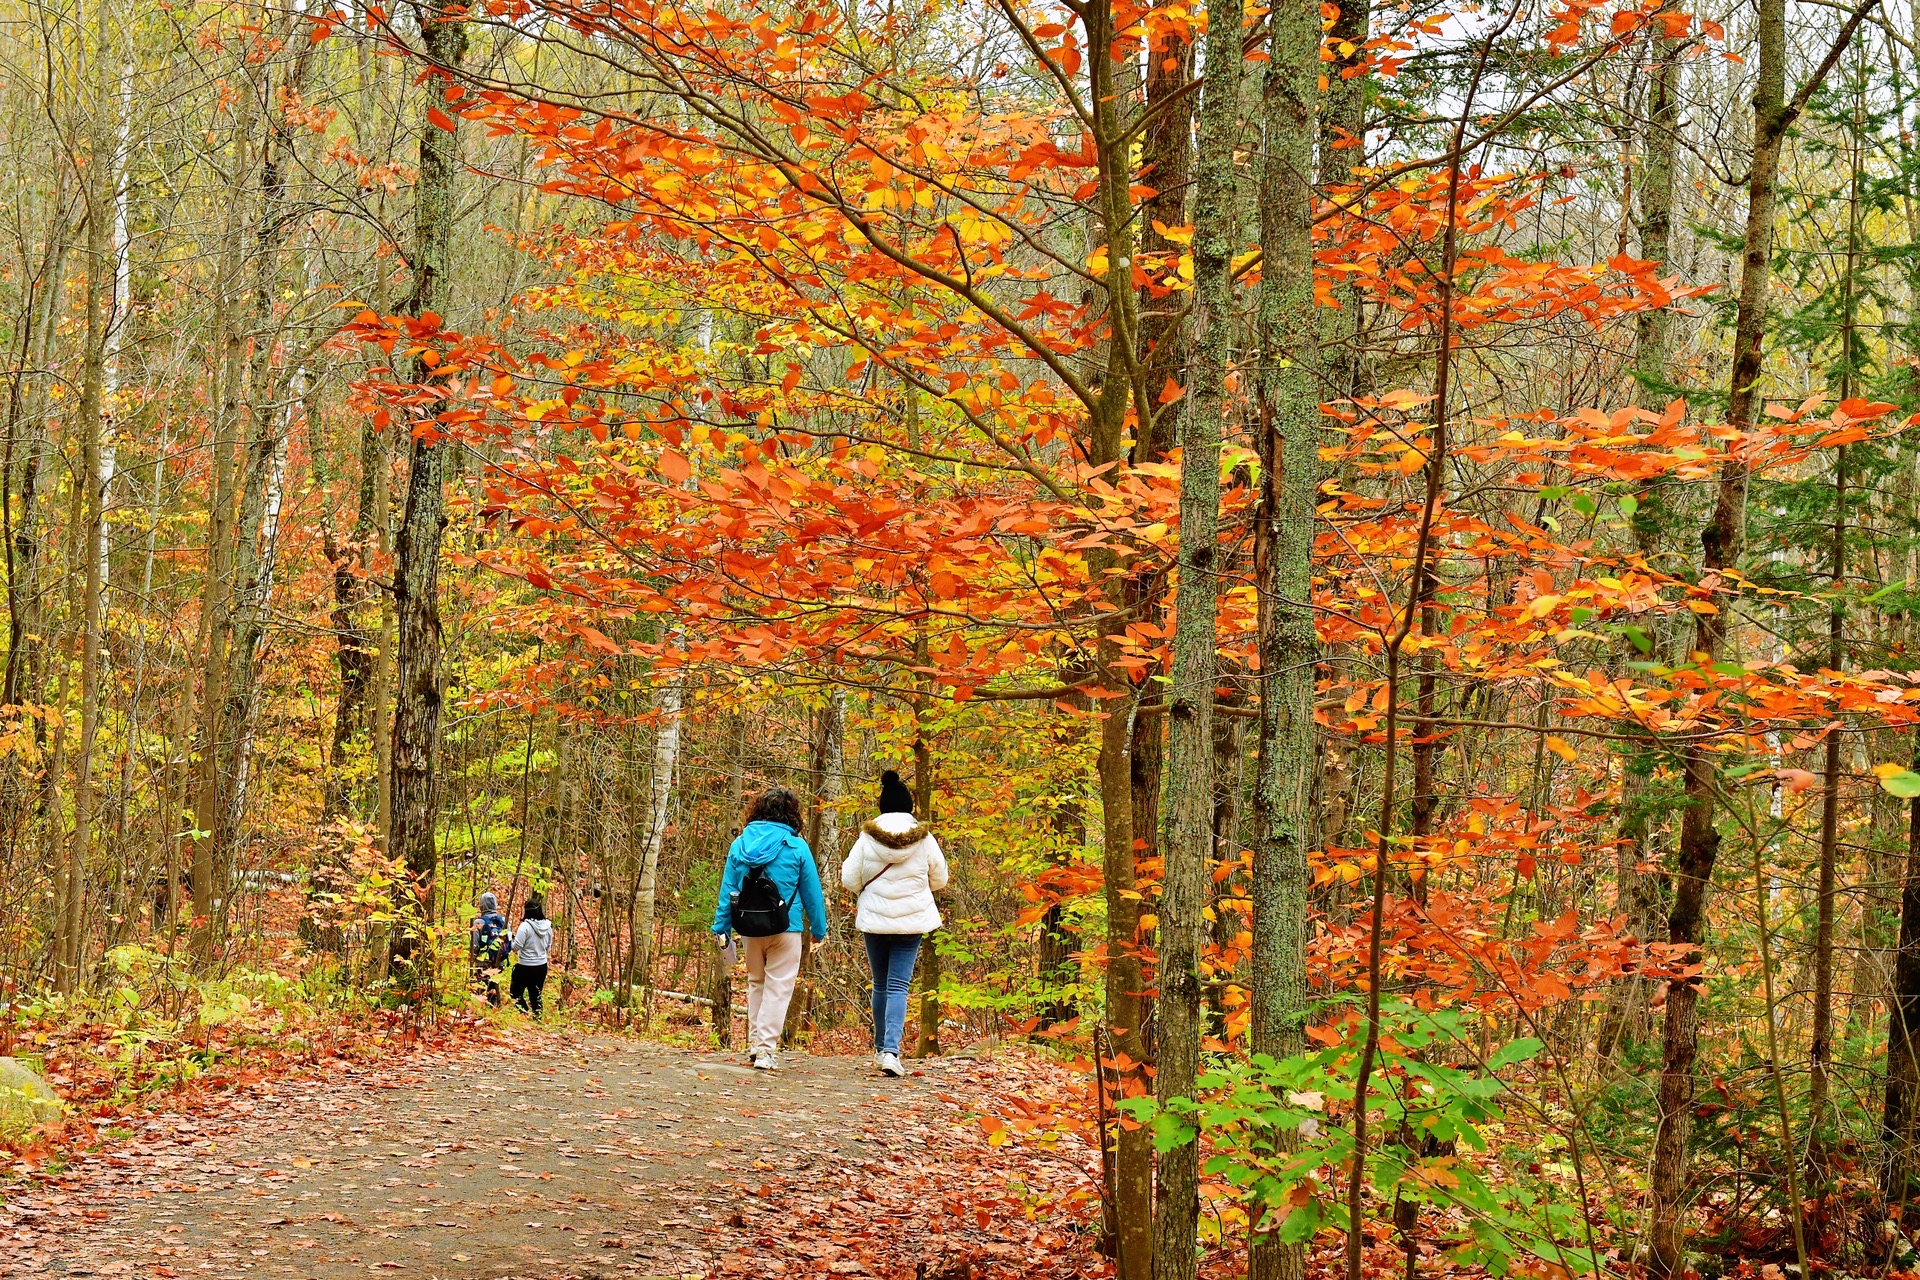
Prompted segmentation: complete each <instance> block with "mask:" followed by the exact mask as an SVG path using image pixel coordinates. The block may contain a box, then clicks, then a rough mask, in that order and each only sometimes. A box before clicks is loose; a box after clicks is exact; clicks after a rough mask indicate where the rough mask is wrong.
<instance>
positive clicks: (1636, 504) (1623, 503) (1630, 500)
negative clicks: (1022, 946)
mask: <svg viewBox="0 0 1920 1280" xmlns="http://www.w3.org/2000/svg"><path fill="white" fill-rule="evenodd" d="M1639 509H1640V499H1638V498H1636V497H1634V496H1633V495H1632V494H1630V493H1629V494H1625V495H1623V496H1622V497H1621V499H1620V514H1621V515H1623V516H1625V517H1626V518H1627V519H1629V520H1631V519H1633V513H1634V512H1636V511H1638V510H1639Z"/></svg>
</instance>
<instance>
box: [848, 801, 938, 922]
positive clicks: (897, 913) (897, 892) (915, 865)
mask: <svg viewBox="0 0 1920 1280" xmlns="http://www.w3.org/2000/svg"><path fill="white" fill-rule="evenodd" d="M840 883H841V884H842V885H843V886H845V888H846V889H847V891H848V892H849V893H857V894H859V895H860V909H859V911H858V912H857V913H856V914H855V916H854V919H853V924H854V927H855V928H856V929H858V930H860V932H862V933H932V932H933V931H934V930H935V929H938V928H939V927H940V908H939V907H938V906H936V905H935V904H934V901H933V895H934V894H935V893H937V892H938V891H939V890H941V889H944V888H946V887H947V860H946V858H945V857H943V856H942V855H941V853H940V842H939V841H938V840H935V839H934V838H933V833H932V832H931V831H929V830H928V829H927V828H926V826H925V825H924V824H922V823H919V822H915V821H914V818H913V815H912V814H910V813H883V814H881V815H880V816H879V817H877V818H875V819H874V820H873V821H871V822H869V823H867V824H866V825H865V826H863V827H861V828H860V838H859V839H858V840H855V841H854V842H853V848H851V849H849V850H848V851H847V860H846V861H845V862H843V863H841V864H840ZM863 886H864V887H863Z"/></svg>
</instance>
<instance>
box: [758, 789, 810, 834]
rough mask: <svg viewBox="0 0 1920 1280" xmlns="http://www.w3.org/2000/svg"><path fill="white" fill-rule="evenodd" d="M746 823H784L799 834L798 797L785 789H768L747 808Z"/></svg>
mask: <svg viewBox="0 0 1920 1280" xmlns="http://www.w3.org/2000/svg"><path fill="white" fill-rule="evenodd" d="M747 821H748V822H784V823H786V824H787V825H788V826H789V827H792V828H793V830H794V834H795V835H798V834H799V832H800V797H799V796H796V795H795V794H793V792H791V791H789V790H787V789H786V788H785V787H768V788H767V789H766V790H765V791H762V792H761V793H760V794H759V795H757V796H755V797H754V798H753V804H752V805H750V806H748V808H747Z"/></svg>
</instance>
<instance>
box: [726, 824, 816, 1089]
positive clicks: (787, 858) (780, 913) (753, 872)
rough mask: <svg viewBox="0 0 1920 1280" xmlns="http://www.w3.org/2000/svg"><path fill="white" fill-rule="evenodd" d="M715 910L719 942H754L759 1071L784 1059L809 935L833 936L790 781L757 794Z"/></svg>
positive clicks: (751, 990)
mask: <svg viewBox="0 0 1920 1280" xmlns="http://www.w3.org/2000/svg"><path fill="white" fill-rule="evenodd" d="M719 899H720V900H719V902H718V903H716V904H715V906H714V909H713V936H714V941H715V942H716V943H717V944H718V945H719V946H721V947H722V948H725V947H726V946H727V944H728V942H729V941H730V940H731V936H732V935H733V934H735V933H738V934H739V935H740V936H741V937H743V938H745V939H746V940H747V948H746V950H747V1053H748V1056H749V1058H750V1059H751V1061H752V1062H753V1066H754V1069H755V1070H758V1071H772V1070H774V1069H775V1068H777V1067H778V1066H779V1065H780V1060H779V1057H778V1052H779V1049H780V1028H781V1026H782V1025H783V1024H784V1023H785V1022H786V1020H787V1006H788V1005H789V1004H790V1003H792V1001H793V987H794V983H795V981H796V980H797V979H798V978H799V976H800V957H801V953H802V942H803V935H804V934H805V932H806V930H807V929H808V928H809V927H810V928H811V929H812V930H813V936H814V940H815V941H817V942H824V941H826V937H827V899H826V894H825V893H824V892H822V890H821V888H820V868H819V867H818V866H816V865H815V863H814V861H813V850H811V849H809V848H808V847H807V842H806V841H805V840H802V839H801V838H800V799H799V797H798V796H795V795H794V794H793V792H791V791H789V790H787V789H786V788H785V787H772V788H769V789H768V790H766V791H763V792H761V793H760V794H759V795H758V796H756V797H754V801H753V804H752V806H751V807H750V808H749V809H748V810H747V825H746V827H745V829H744V830H742V831H741V832H740V835H739V837H738V838H737V839H735V840H734V842H733V847H732V848H730V849H728V850H727V865H726V867H725V869H724V870H722V871H721V873H720V895H719Z"/></svg>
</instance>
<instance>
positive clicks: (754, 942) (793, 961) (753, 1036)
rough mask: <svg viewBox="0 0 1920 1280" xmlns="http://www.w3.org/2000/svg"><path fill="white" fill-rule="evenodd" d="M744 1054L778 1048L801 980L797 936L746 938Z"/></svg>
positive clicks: (781, 934)
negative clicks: (745, 1042) (795, 987)
mask: <svg viewBox="0 0 1920 1280" xmlns="http://www.w3.org/2000/svg"><path fill="white" fill-rule="evenodd" d="M745 942H746V944H747V1052H748V1053H751V1054H753V1055H754V1056H756V1057H757V1056H759V1055H760V1054H763V1053H773V1052H775V1051H776V1050H778V1049H779V1048H780V1028H781V1026H782V1024H784V1023H785V1022H786V1020H787V1006H788V1005H790V1004H792V1003H793V984H794V980H795V979H797V978H798V977H799V976H800V935H799V934H797V933H776V934H774V935H773V936H772V937H771V938H747V939H745Z"/></svg>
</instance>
